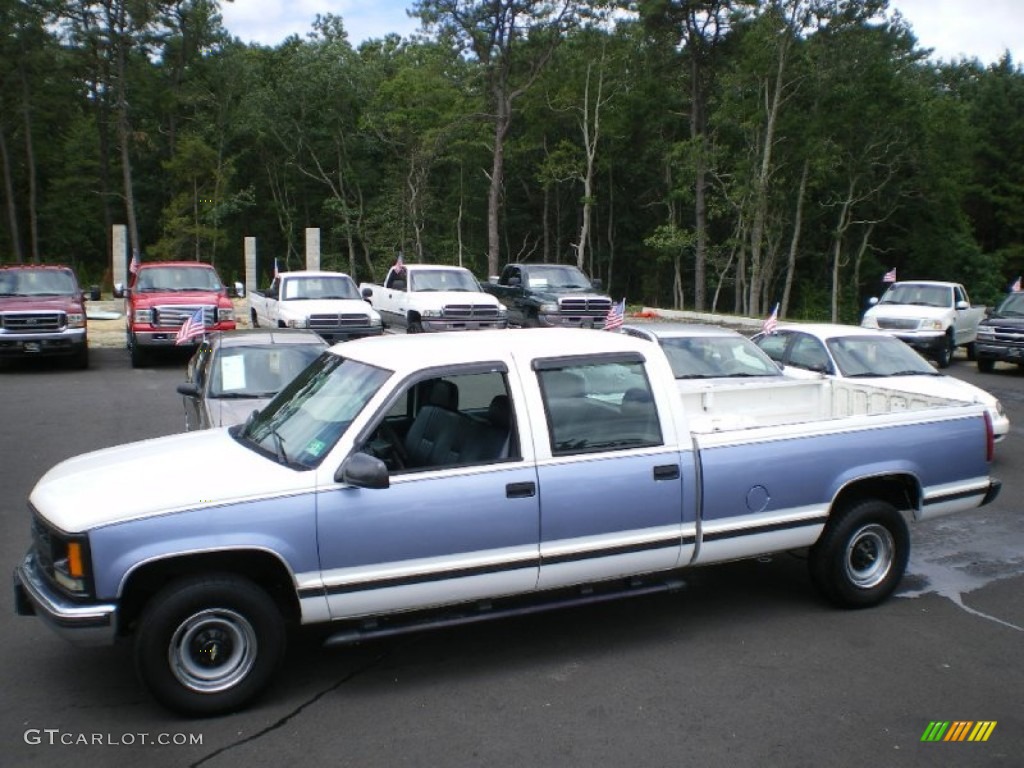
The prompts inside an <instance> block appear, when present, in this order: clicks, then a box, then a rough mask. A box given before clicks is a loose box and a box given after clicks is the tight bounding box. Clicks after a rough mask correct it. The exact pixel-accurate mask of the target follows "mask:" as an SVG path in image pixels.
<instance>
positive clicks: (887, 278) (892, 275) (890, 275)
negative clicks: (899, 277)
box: [882, 267, 896, 283]
mask: <svg viewBox="0 0 1024 768" xmlns="http://www.w3.org/2000/svg"><path fill="white" fill-rule="evenodd" d="M882 282H883V283H895V282H896V267H893V268H892V269H890V270H889V271H888V272H886V273H885V274H884V275H882Z"/></svg>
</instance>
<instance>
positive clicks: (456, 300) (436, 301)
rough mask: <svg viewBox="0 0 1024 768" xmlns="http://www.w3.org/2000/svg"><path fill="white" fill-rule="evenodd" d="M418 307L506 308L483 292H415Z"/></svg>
mask: <svg viewBox="0 0 1024 768" xmlns="http://www.w3.org/2000/svg"><path fill="white" fill-rule="evenodd" d="M412 295H413V296H415V297H416V305H417V306H418V307H435V308H437V309H440V308H441V307H444V306H447V305H449V304H477V305H486V306H491V307H501V306H504V305H503V304H502V303H501V302H500V301H498V299H497V298H495V297H494V296H492V295H491V294H489V293H484V292H483V291H413V293H412Z"/></svg>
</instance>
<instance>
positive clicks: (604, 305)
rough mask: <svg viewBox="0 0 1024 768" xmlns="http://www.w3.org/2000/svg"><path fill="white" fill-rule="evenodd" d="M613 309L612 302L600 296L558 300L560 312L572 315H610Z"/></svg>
mask: <svg viewBox="0 0 1024 768" xmlns="http://www.w3.org/2000/svg"><path fill="white" fill-rule="evenodd" d="M611 308H612V300H611V299H608V298H602V297H599V296H581V297H579V298H573V297H569V298H563V299H559V300H558V310H559V312H565V313H566V314H572V315H594V316H601V317H603V316H604V315H607V314H608V310H610V309H611Z"/></svg>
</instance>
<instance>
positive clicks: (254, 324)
mask: <svg viewBox="0 0 1024 768" xmlns="http://www.w3.org/2000/svg"><path fill="white" fill-rule="evenodd" d="M249 319H250V320H251V321H252V327H253V328H259V327H260V320H259V318H258V317H256V310H255V309H250V310H249Z"/></svg>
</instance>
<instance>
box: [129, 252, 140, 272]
mask: <svg viewBox="0 0 1024 768" xmlns="http://www.w3.org/2000/svg"><path fill="white" fill-rule="evenodd" d="M128 271H129V272H131V273H132V274H133V275H135V274H138V271H139V252H138V251H135V252H133V253H132V260H131V262H130V263H129V264H128Z"/></svg>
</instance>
